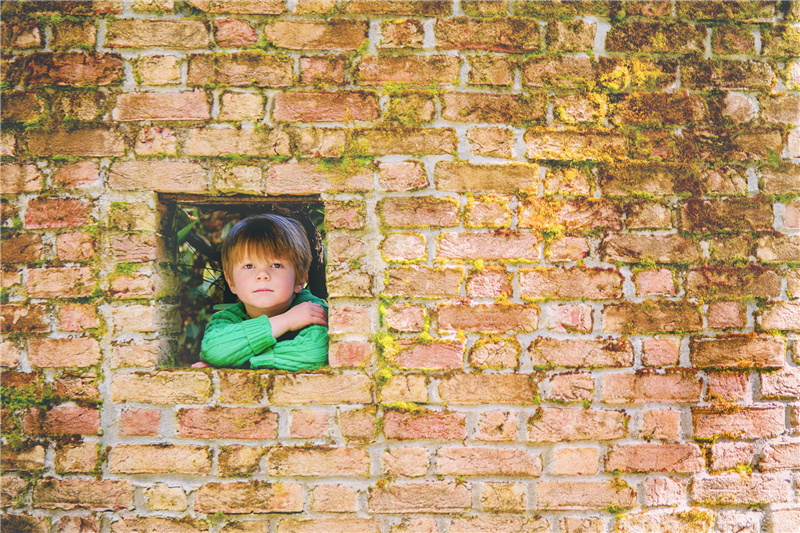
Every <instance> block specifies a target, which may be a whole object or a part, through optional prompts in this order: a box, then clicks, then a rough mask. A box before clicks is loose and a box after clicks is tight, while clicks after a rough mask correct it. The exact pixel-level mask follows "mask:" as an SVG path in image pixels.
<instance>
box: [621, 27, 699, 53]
mask: <svg viewBox="0 0 800 533" xmlns="http://www.w3.org/2000/svg"><path fill="white" fill-rule="evenodd" d="M706 35H707V32H706V29H705V28H704V27H702V26H694V25H692V24H689V23H688V22H652V21H643V20H637V21H624V22H621V23H619V24H615V25H614V26H612V28H611V30H610V31H609V32H608V34H606V49H607V50H608V51H609V52H629V53H630V52H632V53H637V54H640V53H648V52H660V53H672V54H690V53H692V52H703V51H704V50H705V45H704V43H703V41H704V40H705V38H706Z"/></svg>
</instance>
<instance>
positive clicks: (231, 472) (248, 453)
mask: <svg viewBox="0 0 800 533" xmlns="http://www.w3.org/2000/svg"><path fill="white" fill-rule="evenodd" d="M262 454H263V450H262V449H261V447H259V446H241V445H237V444H234V445H231V446H223V447H221V448H220V451H219V454H218V455H217V461H218V462H219V473H220V475H221V476H223V477H247V476H250V475H252V474H253V473H255V472H257V471H258V465H259V462H260V461H261V457H262Z"/></svg>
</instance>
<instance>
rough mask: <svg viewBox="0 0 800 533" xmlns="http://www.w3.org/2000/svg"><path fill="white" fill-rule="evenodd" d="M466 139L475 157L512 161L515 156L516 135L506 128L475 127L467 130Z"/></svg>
mask: <svg viewBox="0 0 800 533" xmlns="http://www.w3.org/2000/svg"><path fill="white" fill-rule="evenodd" d="M467 139H468V140H469V142H470V148H471V149H472V155H475V156H486V157H502V158H504V159H512V158H514V156H515V154H516V149H515V143H516V135H515V134H514V131H513V130H510V129H507V128H502V127H485V128H484V127H480V126H477V127H474V128H470V129H469V130H467ZM437 166H438V165H437ZM519 188H520V189H524V188H525V187H519Z"/></svg>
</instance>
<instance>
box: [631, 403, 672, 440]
mask: <svg viewBox="0 0 800 533" xmlns="http://www.w3.org/2000/svg"><path fill="white" fill-rule="evenodd" d="M680 436H681V412H680V411H679V410H677V409H650V410H649V411H645V412H644V414H643V415H642V421H641V426H640V429H639V437H640V438H642V439H644V440H647V441H649V440H650V439H663V440H676V439H678V438H679V437H680Z"/></svg>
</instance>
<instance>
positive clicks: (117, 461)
mask: <svg viewBox="0 0 800 533" xmlns="http://www.w3.org/2000/svg"><path fill="white" fill-rule="evenodd" d="M108 468H109V471H110V472H111V473H112V474H166V473H178V474H194V475H208V474H209V473H210V471H211V451H210V450H209V449H208V448H207V447H204V446H194V445H172V444H157V445H152V444H141V445H139V444H132V445H119V446H114V447H113V448H111V451H110V453H109V455H108Z"/></svg>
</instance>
